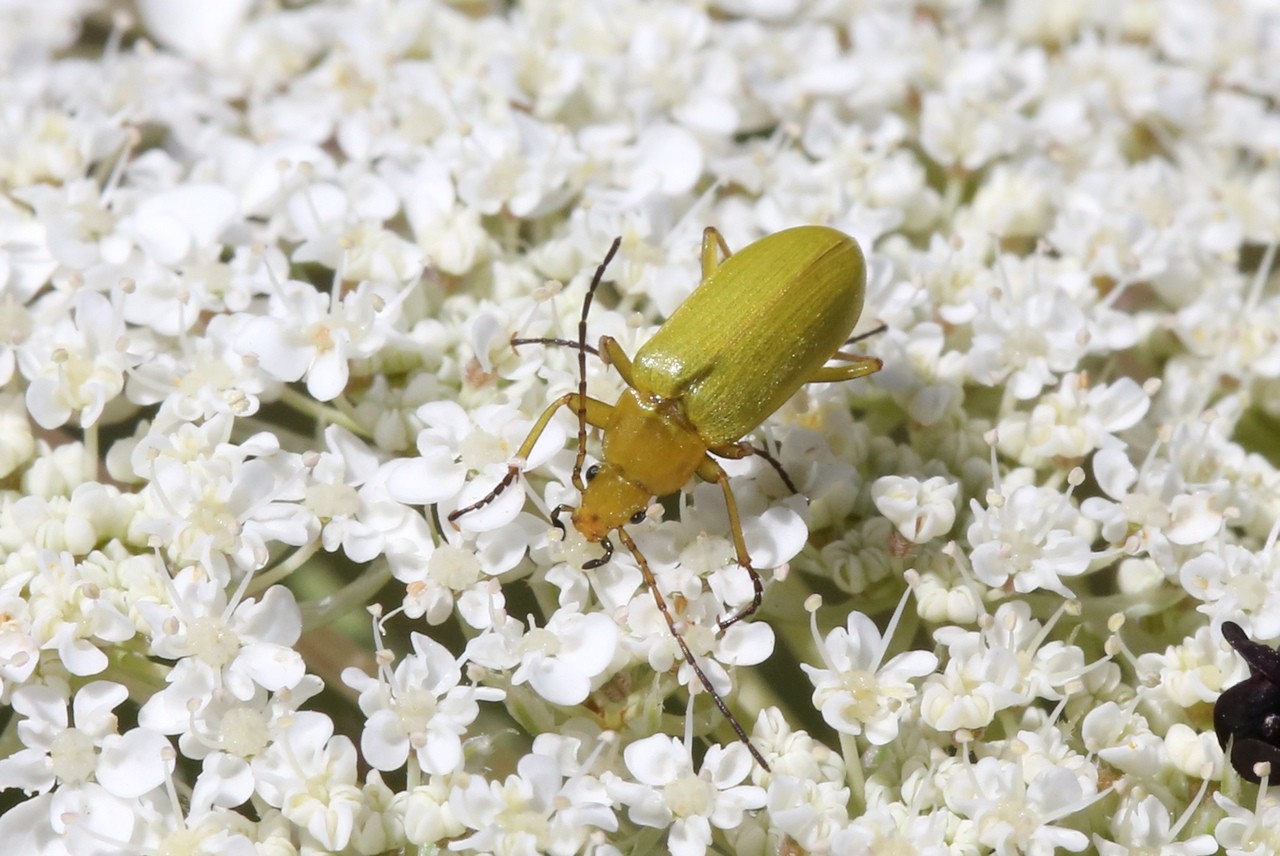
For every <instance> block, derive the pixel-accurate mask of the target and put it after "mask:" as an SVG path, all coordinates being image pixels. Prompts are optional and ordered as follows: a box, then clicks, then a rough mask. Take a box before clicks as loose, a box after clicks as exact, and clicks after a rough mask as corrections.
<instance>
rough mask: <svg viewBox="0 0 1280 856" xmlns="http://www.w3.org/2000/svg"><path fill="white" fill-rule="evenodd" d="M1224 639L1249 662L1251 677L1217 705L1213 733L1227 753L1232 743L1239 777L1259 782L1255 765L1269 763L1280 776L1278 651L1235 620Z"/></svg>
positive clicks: (1225, 624) (1226, 625)
mask: <svg viewBox="0 0 1280 856" xmlns="http://www.w3.org/2000/svg"><path fill="white" fill-rule="evenodd" d="M1222 637H1223V638H1224V639H1226V640H1227V642H1229V643H1230V644H1231V647H1232V648H1235V649H1236V651H1238V652H1239V653H1240V656H1241V657H1244V659H1245V662H1246V663H1248V664H1249V677H1248V678H1246V679H1244V680H1243V681H1241V682H1240V683H1238V684H1236V685H1235V686H1234V687H1231V688H1229V689H1227V690H1225V691H1224V692H1223V693H1222V695H1220V696H1218V701H1217V703H1216V704H1214V706H1213V730H1214V731H1216V732H1218V743H1220V744H1221V745H1222V748H1223V749H1226V748H1227V741H1228V740H1231V739H1232V738H1235V740H1234V742H1232V744H1231V766H1233V767H1235V768H1236V772H1237V773H1239V774H1240V776H1241V778H1244V779H1248V780H1249V781H1251V782H1260V781H1261V779H1260V778H1259V777H1258V774H1257V773H1256V772H1254V765H1256V764H1259V763H1261V762H1263V761H1266V762H1268V763H1270V764H1271V770H1272V774H1273V775H1280V650H1274V649H1271V648H1268V647H1267V646H1266V645H1263V644H1261V643H1259V642H1254V641H1253V640H1252V639H1250V638H1249V637H1248V636H1246V635H1245V632H1244V630H1243V629H1242V628H1241V627H1240V625H1239V624H1236V623H1235V622H1234V621H1225V622H1223V624H1222Z"/></svg>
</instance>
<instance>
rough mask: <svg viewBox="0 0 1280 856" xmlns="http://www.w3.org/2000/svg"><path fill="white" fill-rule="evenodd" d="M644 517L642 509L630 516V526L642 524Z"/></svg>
mask: <svg viewBox="0 0 1280 856" xmlns="http://www.w3.org/2000/svg"><path fill="white" fill-rule="evenodd" d="M644 515H645V510H644V509H643V508H642V509H640V510H639V511H637V512H636V513H635V514H633V515H631V525H632V526H639V525H640V524H641V523H644Z"/></svg>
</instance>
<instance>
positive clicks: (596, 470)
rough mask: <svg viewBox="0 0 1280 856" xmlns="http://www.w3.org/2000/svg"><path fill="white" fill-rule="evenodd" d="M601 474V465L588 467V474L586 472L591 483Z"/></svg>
mask: <svg viewBox="0 0 1280 856" xmlns="http://www.w3.org/2000/svg"><path fill="white" fill-rule="evenodd" d="M599 472H600V465H599V464H592V465H591V466H589V467H587V472H586V476H587V481H591V480H592V479H593V478H595V477H596V475H597V474H598V473H599Z"/></svg>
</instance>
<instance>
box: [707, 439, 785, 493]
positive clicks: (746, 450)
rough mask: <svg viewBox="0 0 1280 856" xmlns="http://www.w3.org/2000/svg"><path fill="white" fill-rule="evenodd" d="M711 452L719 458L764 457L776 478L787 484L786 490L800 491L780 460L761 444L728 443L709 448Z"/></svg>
mask: <svg viewBox="0 0 1280 856" xmlns="http://www.w3.org/2000/svg"><path fill="white" fill-rule="evenodd" d="M711 454H713V455H718V456H720V457H721V458H735V459H736V458H745V457H748V456H750V455H755V456H757V457H760V458H764V459H765V460H766V461H768V462H769V466H771V467H773V469H774V472H776V473H777V474H778V478H780V479H782V483H783V484H785V485H786V486H787V490H789V491H791V492H792V493H799V492H800V491H799V490H797V489H796V484H795V482H793V481H792V480H791V476H790V475H788V474H787V471H786V469H784V468H783V466H782V462H781V461H779V460H778V459H777V458H775V457H774V456H773V453H772V452H770V451H769V450H768V449H766V448H765V447H763V446H753V445H751V444H750V443H729V444H727V445H724V446H717V447H715V448H714V449H711Z"/></svg>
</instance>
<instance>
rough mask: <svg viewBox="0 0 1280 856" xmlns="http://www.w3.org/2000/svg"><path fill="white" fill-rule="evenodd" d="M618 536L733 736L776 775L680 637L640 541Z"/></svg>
mask: <svg viewBox="0 0 1280 856" xmlns="http://www.w3.org/2000/svg"><path fill="white" fill-rule="evenodd" d="M614 531H615V532H617V533H618V538H620V539H621V540H622V543H623V544H625V545H626V547H627V549H628V550H630V551H631V555H632V556H634V557H635V560H636V564H638V565H639V566H640V573H641V575H642V576H643V577H644V581H645V585H647V586H649V591H651V592H653V599H654V601H655V602H656V603H657V604H658V611H659V612H661V613H662V617H663V618H665V619H666V620H667V628H668V629H669V630H670V631H671V635H672V636H674V637H675V640H676V644H677V645H679V646H680V650H681V651H683V652H684V659H685V662H686V663H688V664H689V668H691V669H693V673H694V674H695V675H697V676H698V680H699V681H700V682H701V683H702V686H703V688H704V689H706V691H707V692H708V693H710V695H711V699H712V700H713V701H714V702H715V703H716V707H717V708H719V709H720V713H721V714H722V715H723V716H724V718H725V719H726V720H727V721H728V722H729V725H730V726H732V727H733V733H734V734H736V735H738V739H739V740H741V741H742V743H743V744H744V745H745V746H746V747H747V751H748V752H750V753H751V757H753V758H755V759H756V762H757V763H758V764H759V765H760V766H761V767H764V769H765V771H766V772H772V771H773V768H772V767H770V766H769V762H768V761H766V760H765V759H764V755H762V754H760V750H759V749H757V748H756V747H755V744H754V743H752V742H751V738H750V737H748V736H747V732H746V730H745V729H744V728H743V727H742V723H740V722H738V718H737V717H736V716H734V715H733V712H732V711H730V710H729V705H727V704H725V701H724V699H723V698H721V697H720V693H718V692H716V688H715V687H713V686H712V685H711V679H710V678H708V677H707V673H706V672H704V671H702V667H701V666H699V665H698V661H697V659H695V658H694V656H693V652H692V651H690V650H689V645H688V643H687V642H685V641H684V637H683V636H681V635H680V631H679V630H677V629H676V620H675V618H674V617H673V616H672V615H671V610H670V609H669V608H668V607H667V599H666V598H665V597H663V596H662V592H661V591H660V590H659V589H658V581H657V580H655V579H654V577H653V571H652V570H650V568H649V562H648V560H647V559H645V557H644V554H643V553H641V552H640V548H638V547H637V546H636V542H635V541H632V540H631V536H630V535H628V534H627V531H626V530H625V529H622V528H618V529H615V530H614Z"/></svg>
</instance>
